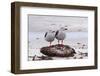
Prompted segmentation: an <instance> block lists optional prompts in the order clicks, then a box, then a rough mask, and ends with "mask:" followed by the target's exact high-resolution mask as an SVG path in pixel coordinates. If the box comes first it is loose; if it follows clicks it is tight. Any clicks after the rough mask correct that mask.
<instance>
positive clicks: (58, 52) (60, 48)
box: [40, 44, 76, 57]
mask: <svg viewBox="0 0 100 76" xmlns="http://www.w3.org/2000/svg"><path fill="white" fill-rule="evenodd" d="M40 52H41V53H42V54H44V55H47V56H52V57H55V56H56V57H70V56H73V55H74V54H75V53H76V52H75V50H74V49H73V48H71V47H70V46H69V45H61V44H57V45H52V46H47V47H42V48H41V49H40Z"/></svg>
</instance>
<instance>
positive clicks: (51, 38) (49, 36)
mask: <svg viewBox="0 0 100 76" xmlns="http://www.w3.org/2000/svg"><path fill="white" fill-rule="evenodd" d="M44 37H45V40H46V41H47V42H50V46H51V43H52V41H54V39H55V31H52V30H49V31H48V32H46V33H45V36H44Z"/></svg>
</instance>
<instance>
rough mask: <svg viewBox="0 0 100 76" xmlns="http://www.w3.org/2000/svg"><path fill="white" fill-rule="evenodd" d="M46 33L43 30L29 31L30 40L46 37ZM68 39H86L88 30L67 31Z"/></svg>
mask: <svg viewBox="0 0 100 76" xmlns="http://www.w3.org/2000/svg"><path fill="white" fill-rule="evenodd" d="M44 35H45V33H44V32H43V33H41V32H29V41H33V40H37V39H44ZM66 38H67V39H72V40H73V39H84V38H88V33H87V32H67V33H66Z"/></svg>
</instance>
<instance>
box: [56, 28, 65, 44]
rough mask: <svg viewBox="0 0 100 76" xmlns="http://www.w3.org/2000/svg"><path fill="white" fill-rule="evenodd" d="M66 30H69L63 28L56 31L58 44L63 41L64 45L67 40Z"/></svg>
mask: <svg viewBox="0 0 100 76" xmlns="http://www.w3.org/2000/svg"><path fill="white" fill-rule="evenodd" d="M65 30H67V28H64V27H62V28H60V29H59V30H57V31H56V34H55V38H56V39H57V40H58V44H59V41H61V44H62V45H63V40H64V39H65V38H66V33H65Z"/></svg>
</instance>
